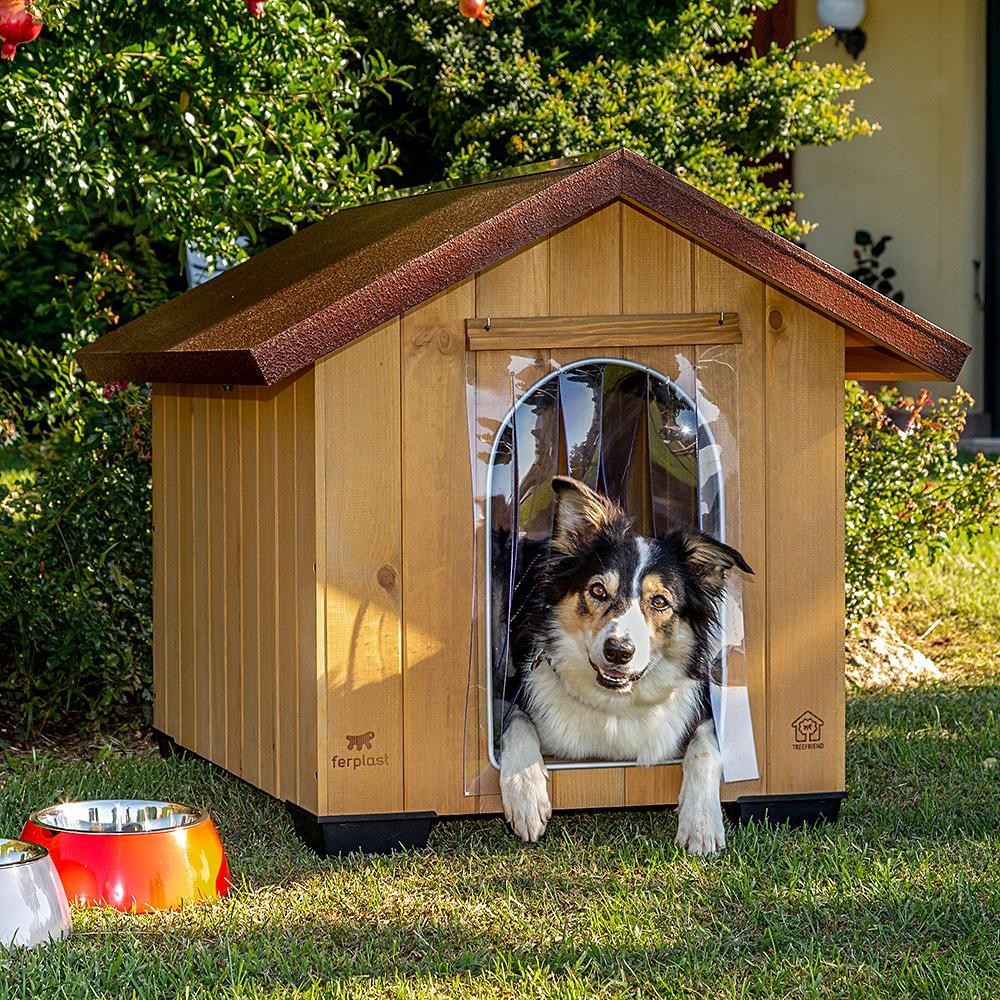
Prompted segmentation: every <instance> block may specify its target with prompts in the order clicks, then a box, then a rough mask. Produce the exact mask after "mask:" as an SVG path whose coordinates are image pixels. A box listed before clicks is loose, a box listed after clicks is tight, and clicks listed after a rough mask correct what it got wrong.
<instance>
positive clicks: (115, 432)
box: [0, 356, 152, 730]
mask: <svg viewBox="0 0 1000 1000" xmlns="http://www.w3.org/2000/svg"><path fill="white" fill-rule="evenodd" d="M56 357H58V356H56ZM78 389H79V391H80V393H81V397H80V398H79V400H77V402H76V404H75V406H74V413H73V415H72V417H71V418H69V419H66V420H65V421H64V422H62V423H61V425H60V426H59V427H58V428H57V429H56V430H55V431H54V432H53V433H52V434H50V435H49V436H48V437H47V438H46V439H45V444H44V447H43V448H40V449H38V450H37V451H35V453H34V462H33V463H32V470H31V472H30V473H24V472H22V473H21V474H19V475H15V476H12V477H9V478H8V479H7V480H6V481H5V480H3V479H0V705H2V706H3V711H2V712H0V716H2V717H4V720H5V722H6V723H7V724H8V725H11V726H13V727H15V729H17V730H25V729H31V728H32V727H34V726H46V725H49V724H51V723H53V722H79V721H82V720H86V721H89V722H94V723H96V722H99V721H101V722H106V721H109V720H112V719H114V718H116V717H122V716H131V715H134V711H135V706H136V705H137V704H145V703H148V702H149V700H150V684H151V679H152V677H151V674H152V671H151V656H150V640H151V634H152V623H151V615H150V608H151V594H152V579H151V577H152V553H151V539H150V453H149V449H150V435H149V406H148V405H147V395H148V393H147V390H145V389H139V388H130V389H127V390H124V391H115V390H111V389H109V390H108V393H109V398H104V397H103V396H102V395H99V394H95V393H93V392H92V391H89V390H88V389H87V388H85V387H83V386H78Z"/></svg>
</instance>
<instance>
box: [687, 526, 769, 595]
mask: <svg viewBox="0 0 1000 1000" xmlns="http://www.w3.org/2000/svg"><path fill="white" fill-rule="evenodd" d="M679 534H680V535H681V548H682V553H683V554H682V558H683V560H684V562H685V563H686V565H687V567H688V569H690V570H691V572H692V573H694V575H695V576H696V577H698V579H699V580H701V581H702V582H703V583H705V584H707V585H708V586H710V587H722V585H723V584H724V583H725V582H726V576H727V574H728V573H729V571H730V570H731V569H732V568H733V567H734V566H735V567H736V568H737V569H741V570H743V572H744V573H749V574H750V575H751V576H752V575H753V570H752V569H751V568H750V566H749V564H748V563H747V561H746V559H744V558H743V556H742V555H741V554H740V553H739V552H737V551H736V549H734V548H733V547H732V546H731V545H726V544H725V543H724V542H720V541H719V540H718V539H716V538H713V537H712V536H711V535H707V534H705V532H704V531H697V530H696V529H694V528H684V529H682V530H681V531H680V532H679Z"/></svg>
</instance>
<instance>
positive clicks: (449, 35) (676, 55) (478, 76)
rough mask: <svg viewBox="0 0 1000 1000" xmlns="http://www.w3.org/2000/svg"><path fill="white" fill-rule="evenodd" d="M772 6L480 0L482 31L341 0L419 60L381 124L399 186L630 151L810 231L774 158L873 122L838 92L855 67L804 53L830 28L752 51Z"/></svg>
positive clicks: (851, 80) (727, 199)
mask: <svg viewBox="0 0 1000 1000" xmlns="http://www.w3.org/2000/svg"><path fill="white" fill-rule="evenodd" d="M775 2H776V0H754V2H751V0H715V2H707V0H671V2H667V3H659V4H649V3H641V2H637V0H622V2H619V3H607V2H597V0H560V2H555V0H490V5H489V6H490V9H491V10H492V11H493V12H494V13H495V14H496V19H495V20H494V22H493V25H492V27H491V28H484V27H483V26H482V25H480V24H478V23H477V22H475V21H470V20H468V19H466V18H458V17H456V16H455V13H456V6H457V4H456V2H455V0H398V2H397V3H394V4H393V5H392V6H391V8H390V9H387V8H386V7H385V6H384V5H382V4H372V3H368V2H362V0H352V2H350V3H348V4H346V5H345V6H346V8H347V10H346V12H345V17H346V19H347V23H348V24H349V25H351V26H352V28H353V29H354V30H355V32H356V33H359V34H364V35H365V36H367V37H368V38H369V39H370V40H371V43H372V44H373V45H374V46H375V47H376V48H377V49H378V50H379V51H381V52H384V53H385V54H386V57H387V58H388V59H389V60H391V61H392V62H393V63H395V64H397V65H403V64H405V65H409V66H413V67H414V68H415V69H414V71H412V72H410V73H409V74H408V75H407V76H406V78H405V85H406V87H407V88H408V89H407V90H406V91H405V92H399V93H398V94H397V100H396V102H395V104H394V106H393V108H392V109H391V112H390V113H389V114H387V115H386V120H385V121H384V122H383V123H382V124H383V126H384V127H385V129H386V134H387V135H388V137H389V139H390V140H391V142H392V144H393V145H394V146H395V147H397V148H398V149H399V150H400V160H399V165H400V167H401V169H402V170H403V175H404V180H405V181H407V182H409V183H416V182H419V181H428V180H436V179H438V177H440V176H441V175H442V174H448V175H450V176H452V177H459V176H463V175H468V174H470V173H477V172H482V171H484V170H491V169H494V168H497V167H503V166H514V165H518V164H524V163H531V162H536V161H539V160H545V159H548V158H550V157H559V156H566V155H568V154H576V153H590V152H594V151H596V150H600V149H604V148H607V147H611V146H620V145H627V146H630V147H631V148H632V149H634V150H635V151H636V152H638V153H642V154H643V155H644V156H646V157H648V158H650V159H652V160H653V161H654V162H656V163H659V164H660V165H662V166H664V167H666V168H668V169H669V170H672V171H675V172H676V173H677V174H679V175H680V176H682V177H683V178H684V179H685V180H687V181H689V182H690V183H692V184H694V185H695V186H696V187H699V188H701V189H702V190H704V191H706V192H708V193H709V194H711V195H713V196H714V197H716V198H718V199H719V200H721V201H722V202H724V203H725V204H727V205H729V206H731V207H732V208H735V209H736V210H737V211H740V212H743V213H744V214H745V215H748V216H749V217H750V218H752V219H754V220H755V221H757V222H760V223H762V224H763V225H765V226H767V227H769V228H771V229H774V230H775V231H776V232H780V233H782V234H783V235H786V236H789V237H793V238H794V237H798V236H801V235H802V234H803V233H805V232H808V230H809V228H810V226H809V225H808V224H806V223H803V222H801V221H800V220H798V219H796V218H795V216H794V213H793V212H792V211H791V209H790V203H791V202H792V201H793V200H794V198H796V197H797V195H795V194H794V192H793V191H792V188H791V187H790V185H789V184H788V183H785V182H782V183H780V184H774V183H773V180H774V173H775V171H776V169H777V164H776V162H775V161H776V160H779V161H780V160H781V159H783V158H784V157H786V156H787V155H789V154H791V153H792V152H793V151H794V150H795V149H798V148H799V147H801V146H808V145H824V146H825V145H830V144H832V143H834V142H838V141H841V140H845V139H850V138H852V137H853V136H856V135H866V134H869V133H870V132H871V131H872V129H873V127H874V126H872V125H871V124H869V123H868V122H866V121H864V120H861V119H858V118H856V117H855V115H854V108H853V105H852V104H851V103H850V101H847V100H844V98H845V96H847V95H850V94H851V93H852V92H853V91H856V90H858V89H859V88H860V87H862V86H864V85H865V84H866V83H867V82H868V76H867V73H866V72H865V70H864V68H863V67H862V66H860V65H858V64H852V65H850V66H843V65H840V64H839V63H831V64H826V65H824V64H820V63H817V62H814V61H812V60H810V59H805V58H802V56H803V54H804V53H805V52H806V51H808V49H809V48H810V47H811V46H812V45H813V44H815V43H816V42H817V41H819V40H821V39H822V38H825V37H826V34H827V33H825V32H818V33H816V34H815V35H811V36H808V37H806V38H804V39H801V40H798V41H796V42H794V43H793V44H792V45H790V46H789V47H788V48H787V49H782V48H780V47H777V46H772V47H770V48H768V49H767V50H766V51H764V52H760V53H754V52H752V51H751V50H750V49H749V44H748V43H749V40H750V35H751V31H752V28H753V23H754V19H755V17H756V16H757V13H758V12H759V11H760V10H763V9H767V8H769V7H773V6H774V4H775ZM389 89H390V91H392V90H394V88H393V86H392V85H391V84H390V86H389ZM400 112H402V113H400Z"/></svg>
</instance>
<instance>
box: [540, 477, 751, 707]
mask: <svg viewBox="0 0 1000 1000" xmlns="http://www.w3.org/2000/svg"><path fill="white" fill-rule="evenodd" d="M553 490H554V492H555V495H556V512H555V523H554V528H553V534H552V551H551V556H550V559H549V564H548V567H547V573H546V599H547V601H548V603H549V605H550V607H551V608H552V609H553V616H552V618H551V619H550V628H549V636H548V638H549V642H550V645H554V646H555V648H556V650H557V652H558V661H559V666H558V668H557V673H559V675H560V676H561V677H562V678H563V680H564V682H565V683H566V684H567V685H568V686H570V687H571V688H573V689H574V691H575V693H577V694H580V693H581V692H582V691H587V692H589V694H590V695H593V694H594V691H595V686H596V689H597V690H598V691H601V690H603V691H607V692H615V693H619V694H627V693H629V692H631V691H632V689H633V688H634V687H635V686H636V684H637V683H638V681H639V680H640V679H641V678H642V677H644V676H645V675H647V673H649V674H656V675H658V683H657V684H655V685H652V684H649V683H647V684H646V685H644V687H646V688H652V687H657V688H662V687H663V686H664V685H667V686H670V685H671V684H673V683H676V682H677V681H678V680H679V679H680V678H682V677H684V676H691V673H690V671H691V670H692V669H694V668H695V666H696V665H695V664H693V663H692V660H693V659H696V657H695V651H696V650H697V649H699V648H704V647H705V641H704V640H705V638H706V637H707V635H708V633H709V630H710V629H711V628H712V626H713V625H714V623H715V621H716V615H717V613H718V605H719V601H720V599H721V597H722V594H723V590H724V587H725V581H726V575H727V573H728V572H729V571H730V570H731V569H733V567H737V568H739V569H741V570H743V571H744V572H745V573H752V572H753V570H751V569H750V567H749V566H748V565H747V563H746V560H744V558H743V556H741V555H740V553H739V552H737V551H736V550H735V549H733V548H731V547H730V546H728V545H724V544H723V543H722V542H719V541H717V540H716V539H714V538H712V537H711V536H710V535H706V534H704V533H703V532H701V531H698V530H696V529H694V528H680V529H678V530H676V531H674V532H672V533H671V534H669V535H667V536H666V537H665V538H663V539H661V540H656V539H651V538H644V537H642V536H640V535H638V534H636V533H635V532H633V531H632V530H631V525H630V522H629V519H628V517H627V515H626V514H625V512H624V511H623V510H622V509H621V508H620V507H618V506H617V505H616V504H614V503H613V502H612V501H611V500H609V499H608V498H607V497H604V496H601V495H600V494H599V493H596V492H595V491H594V490H592V489H590V488H589V487H587V486H585V485H584V484H583V483H580V482H577V481H576V480H574V479H569V478H567V477H563V476H560V477H557V478H556V479H555V480H553Z"/></svg>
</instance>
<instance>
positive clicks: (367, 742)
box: [347, 730, 375, 751]
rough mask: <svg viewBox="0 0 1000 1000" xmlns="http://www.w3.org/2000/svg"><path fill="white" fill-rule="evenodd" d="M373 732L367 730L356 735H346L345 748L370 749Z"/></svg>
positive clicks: (373, 737)
mask: <svg viewBox="0 0 1000 1000" xmlns="http://www.w3.org/2000/svg"><path fill="white" fill-rule="evenodd" d="M373 739H375V733H374V732H372V731H371V730H369V731H368V732H367V733H360V734H359V735H357V736H348V737H347V749H348V750H349V751H350V750H371V748H372V740H373Z"/></svg>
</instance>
